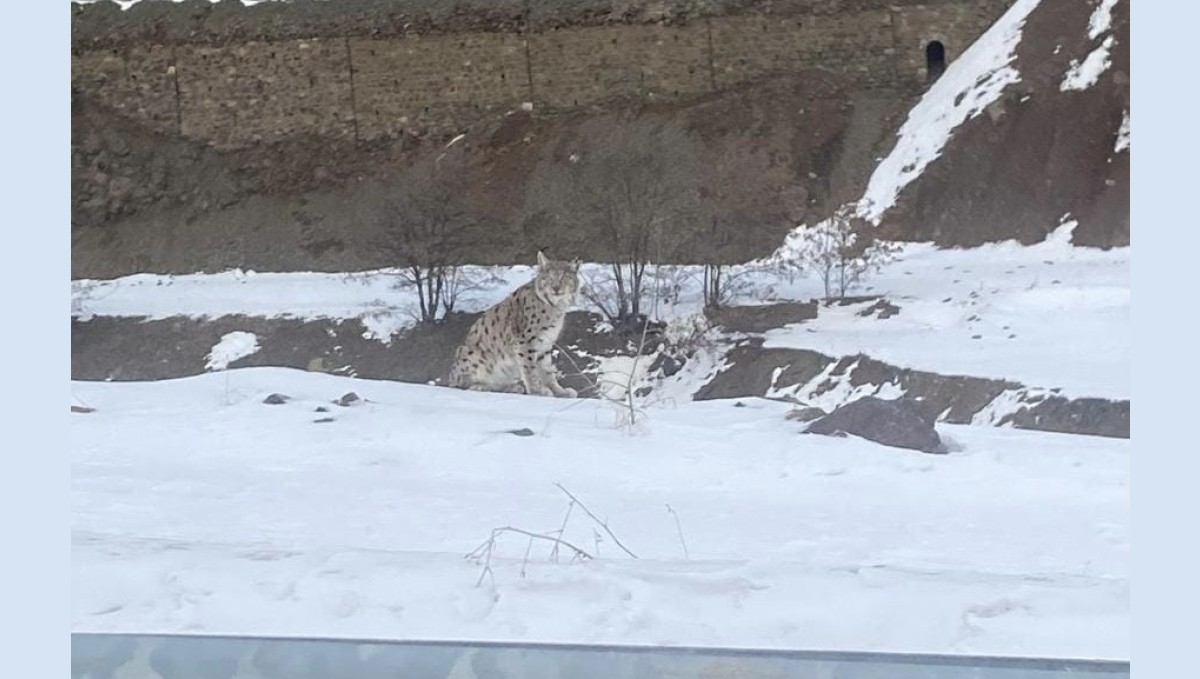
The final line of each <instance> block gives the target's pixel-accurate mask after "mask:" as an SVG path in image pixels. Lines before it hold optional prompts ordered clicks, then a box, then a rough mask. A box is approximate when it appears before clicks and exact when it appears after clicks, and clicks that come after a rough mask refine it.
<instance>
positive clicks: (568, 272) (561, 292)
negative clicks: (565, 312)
mask: <svg viewBox="0 0 1200 679" xmlns="http://www.w3.org/2000/svg"><path fill="white" fill-rule="evenodd" d="M534 287H535V288H536V289H537V293H538V296H539V297H541V298H542V299H544V300H546V301H547V302H548V303H550V304H552V305H554V306H556V307H560V308H564V309H565V308H566V307H569V306H571V304H573V303H574V302H575V296H576V295H577V294H578V292H579V260H575V261H573V262H564V261H558V260H551V259H547V258H546V256H545V255H543V254H542V253H541V252H539V253H538V273H537V278H536V279H535V280H534Z"/></svg>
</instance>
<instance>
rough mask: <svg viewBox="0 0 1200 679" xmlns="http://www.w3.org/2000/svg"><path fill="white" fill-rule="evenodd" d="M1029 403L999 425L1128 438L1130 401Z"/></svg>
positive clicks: (1044, 400) (1050, 399) (1047, 400)
mask: <svg viewBox="0 0 1200 679" xmlns="http://www.w3.org/2000/svg"><path fill="white" fill-rule="evenodd" d="M1029 403H1030V405H1029V407H1027V408H1021V409H1019V410H1017V411H1016V412H1015V413H1013V414H1012V415H1008V416H1007V417H1005V418H1004V419H1002V420H1001V421H1000V422H999V423H998V424H1012V426H1014V427H1016V428H1017V429H1036V430H1038V431H1054V432H1060V433H1064V434H1092V435H1095V436H1111V437H1114V438H1125V439H1127V438H1129V413H1130V409H1129V401H1110V400H1108V399H1102V398H1077V399H1067V398H1065V397H1063V396H1049V397H1046V398H1042V399H1038V400H1037V401H1036V402H1034V401H1033V400H1032V399H1031V400H1030V401H1029Z"/></svg>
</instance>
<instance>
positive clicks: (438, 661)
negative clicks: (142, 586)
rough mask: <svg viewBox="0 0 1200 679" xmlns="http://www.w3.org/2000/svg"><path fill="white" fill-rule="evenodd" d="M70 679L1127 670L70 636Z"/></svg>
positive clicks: (1118, 674) (986, 660)
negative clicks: (71, 678)
mask: <svg viewBox="0 0 1200 679" xmlns="http://www.w3.org/2000/svg"><path fill="white" fill-rule="evenodd" d="M71 676H72V677H73V678H74V679H139V678H141V677H146V678H147V679H151V678H153V679H367V678H371V679H383V678H385V677H388V678H400V677H403V678H404V679H470V678H474V679H517V678H520V679H538V678H541V677H546V678H562V679H568V678H569V679H593V678H595V679H649V678H650V677H679V678H683V677H704V678H707V679H720V678H723V677H738V678H739V679H760V678H761V679H767V678H771V679H782V678H785V677H786V678H788V679H850V678H854V679H1018V678H1020V679H1024V678H1026V677H1028V678H1030V679H1058V678H1059V677H1062V678H1066V677H1070V678H1071V679H1092V678H1096V679H1119V678H1123V677H1128V676H1129V663H1127V662H1110V661H1092V660H1051V659H1033V658H996V657H973V656H938V655H907V654H887V653H845V652H827V651H770V650H742V649H718V648H677V647H637V646H624V647H620V646H579V645H551V644H504V643H469V642H394V641H360V640H333V639H267V638H254V637H217V636H182V635H178V636H177V635H130V634H83V633H79V634H72V635H71Z"/></svg>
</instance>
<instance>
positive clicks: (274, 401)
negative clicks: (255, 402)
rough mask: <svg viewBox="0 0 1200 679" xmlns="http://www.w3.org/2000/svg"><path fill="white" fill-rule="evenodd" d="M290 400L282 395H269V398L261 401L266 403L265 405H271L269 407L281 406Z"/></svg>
mask: <svg viewBox="0 0 1200 679" xmlns="http://www.w3.org/2000/svg"><path fill="white" fill-rule="evenodd" d="M290 400H292V399H291V397H289V396H285V395H284V394H271V395H270V396H267V397H266V398H264V399H263V403H266V404H267V405H271V406H278V405H283V404H284V403H287V402H288V401H290Z"/></svg>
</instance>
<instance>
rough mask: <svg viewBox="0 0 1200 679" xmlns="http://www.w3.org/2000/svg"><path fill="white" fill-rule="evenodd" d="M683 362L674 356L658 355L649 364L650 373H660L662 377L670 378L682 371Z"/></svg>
mask: <svg viewBox="0 0 1200 679" xmlns="http://www.w3.org/2000/svg"><path fill="white" fill-rule="evenodd" d="M683 363H684V362H683V361H681V360H680V359H678V358H675V357H674V356H668V355H666V354H659V355H658V358H656V359H654V362H653V363H651V364H650V373H651V374H653V373H656V372H661V373H662V376H663V377H671V376H672V375H674V374H676V373H678V372H679V371H680V370H682V369H683Z"/></svg>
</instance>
